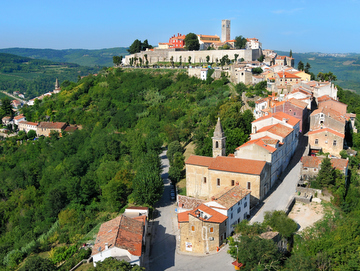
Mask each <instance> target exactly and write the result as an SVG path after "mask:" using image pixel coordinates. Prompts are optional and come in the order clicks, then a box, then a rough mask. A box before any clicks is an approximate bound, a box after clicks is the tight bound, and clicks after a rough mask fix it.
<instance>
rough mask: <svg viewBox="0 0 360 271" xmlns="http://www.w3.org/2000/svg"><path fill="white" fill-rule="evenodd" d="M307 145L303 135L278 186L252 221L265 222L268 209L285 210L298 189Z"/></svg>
mask: <svg viewBox="0 0 360 271" xmlns="http://www.w3.org/2000/svg"><path fill="white" fill-rule="evenodd" d="M306 145H307V137H304V136H301V137H300V142H299V145H298V148H297V149H296V151H295V154H294V156H293V158H292V159H291V160H290V163H289V165H288V167H287V168H286V170H285V171H284V172H283V174H282V176H281V178H280V180H282V181H280V183H279V184H278V186H275V187H274V189H273V190H274V191H272V193H271V195H270V196H269V197H268V198H266V199H265V200H264V204H263V206H262V207H261V209H260V210H259V211H257V213H256V214H255V215H254V216H253V217H252V218H251V220H250V223H254V222H263V221H264V214H265V212H267V211H274V210H284V209H285V207H286V205H287V204H288V203H289V201H290V199H291V197H292V196H293V194H294V193H295V191H296V186H297V183H298V181H299V178H300V167H301V163H300V159H301V157H302V155H303V153H304V149H305V147H306Z"/></svg>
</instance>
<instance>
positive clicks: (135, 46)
mask: <svg viewBox="0 0 360 271" xmlns="http://www.w3.org/2000/svg"><path fill="white" fill-rule="evenodd" d="M141 49H142V44H141V41H140V40H138V39H136V40H134V42H133V43H132V44H131V45H130V48H129V49H127V51H128V52H129V53H130V54H135V53H139V52H140V51H141Z"/></svg>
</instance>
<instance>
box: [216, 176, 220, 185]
mask: <svg viewBox="0 0 360 271" xmlns="http://www.w3.org/2000/svg"><path fill="white" fill-rule="evenodd" d="M216 185H217V186H220V179H219V178H217V180H216Z"/></svg>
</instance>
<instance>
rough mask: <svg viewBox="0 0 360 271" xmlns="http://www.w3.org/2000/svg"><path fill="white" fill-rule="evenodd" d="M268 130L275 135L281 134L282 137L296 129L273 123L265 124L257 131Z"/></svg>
mask: <svg viewBox="0 0 360 271" xmlns="http://www.w3.org/2000/svg"><path fill="white" fill-rule="evenodd" d="M265 131H268V132H270V133H272V134H274V135H278V136H281V137H282V138H285V137H287V136H288V135H289V134H290V133H291V132H292V131H294V129H292V128H289V127H286V126H284V125H282V124H280V123H277V124H273V125H269V126H265V127H263V128H261V129H260V130H259V131H257V132H258V133H261V132H265Z"/></svg>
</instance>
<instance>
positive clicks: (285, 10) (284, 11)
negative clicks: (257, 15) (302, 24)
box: [272, 8, 304, 14]
mask: <svg viewBox="0 0 360 271" xmlns="http://www.w3.org/2000/svg"><path fill="white" fill-rule="evenodd" d="M301 10H304V8H293V9H289V10H287V9H279V10H273V11H272V13H275V14H283V13H288V14H289V13H295V12H299V11H301Z"/></svg>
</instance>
